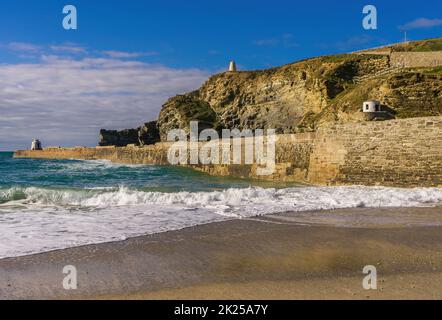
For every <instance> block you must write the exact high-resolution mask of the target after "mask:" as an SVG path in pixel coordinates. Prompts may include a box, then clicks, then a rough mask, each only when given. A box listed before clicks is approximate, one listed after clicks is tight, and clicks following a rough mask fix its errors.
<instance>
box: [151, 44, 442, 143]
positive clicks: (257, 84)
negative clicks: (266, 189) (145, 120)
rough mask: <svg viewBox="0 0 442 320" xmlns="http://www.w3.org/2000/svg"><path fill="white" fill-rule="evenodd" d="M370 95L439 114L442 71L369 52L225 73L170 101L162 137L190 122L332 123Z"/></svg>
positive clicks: (300, 126)
mask: <svg viewBox="0 0 442 320" xmlns="http://www.w3.org/2000/svg"><path fill="white" fill-rule="evenodd" d="M441 54H442V52H441ZM364 76H365V77H364ZM360 78H363V79H364V80H363V81H359V80H358V79H360ZM371 99H376V100H379V101H381V103H382V105H383V109H384V110H386V111H390V112H391V113H392V114H395V115H396V117H398V118H408V117H422V116H437V115H442V72H441V71H440V68H437V67H431V68H401V69H398V68H395V66H392V65H391V61H390V56H389V55H384V54H368V53H366V54H348V55H338V56H330V57H320V58H315V59H310V60H305V61H301V62H298V63H294V64H289V65H285V66H282V67H278V68H273V69H269V70H263V71H250V72H249V71H247V72H226V73H222V74H218V75H215V76H212V77H211V78H210V79H209V80H208V81H207V82H206V83H205V84H204V85H203V86H202V87H201V88H200V89H199V90H197V91H194V92H192V93H189V94H185V95H180V96H177V97H174V98H171V99H169V100H168V101H167V102H166V104H164V106H163V109H162V110H161V112H160V116H159V119H158V127H159V130H160V135H161V140H163V141H164V140H165V139H166V136H167V132H168V131H169V130H171V129H176V128H180V129H185V130H188V127H189V122H190V121H191V120H198V121H200V123H202V125H203V127H213V128H215V129H221V128H228V129H234V128H238V129H241V130H242V129H257V128H260V129H267V128H273V129H276V130H277V132H278V133H297V132H304V131H315V130H316V129H318V128H319V127H321V126H323V125H325V124H327V123H330V122H341V123H344V122H349V121H358V120H363V119H364V117H363V113H362V112H361V111H362V110H361V107H362V103H363V102H364V101H366V100H371ZM200 129H201V128H200Z"/></svg>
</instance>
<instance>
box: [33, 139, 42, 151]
mask: <svg viewBox="0 0 442 320" xmlns="http://www.w3.org/2000/svg"><path fill="white" fill-rule="evenodd" d="M31 150H42V147H41V142H40V140H38V139H34V140H32V144H31Z"/></svg>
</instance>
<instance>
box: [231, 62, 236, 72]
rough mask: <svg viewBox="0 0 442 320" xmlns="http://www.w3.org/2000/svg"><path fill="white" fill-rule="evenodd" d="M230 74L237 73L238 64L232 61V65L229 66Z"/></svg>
mask: <svg viewBox="0 0 442 320" xmlns="http://www.w3.org/2000/svg"><path fill="white" fill-rule="evenodd" d="M229 72H236V63H235V61H233V60H232V61H230V64H229Z"/></svg>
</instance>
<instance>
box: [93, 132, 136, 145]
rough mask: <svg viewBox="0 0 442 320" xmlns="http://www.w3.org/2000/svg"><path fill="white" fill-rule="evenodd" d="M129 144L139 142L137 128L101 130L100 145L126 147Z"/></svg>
mask: <svg viewBox="0 0 442 320" xmlns="http://www.w3.org/2000/svg"><path fill="white" fill-rule="evenodd" d="M128 144H138V130H137V129H125V130H121V131H117V130H106V129H101V130H100V142H99V143H98V145H99V146H101V147H105V146H116V147H125V146H127V145H128Z"/></svg>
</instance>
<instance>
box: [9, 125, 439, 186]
mask: <svg viewBox="0 0 442 320" xmlns="http://www.w3.org/2000/svg"><path fill="white" fill-rule="evenodd" d="M242 143H243V145H244V144H246V143H250V141H248V140H247V139H246V140H244V139H243V140H242ZM171 145H172V143H157V144H156V145H149V146H144V147H136V146H129V147H97V148H84V147H76V148H46V149H44V150H40V151H29V150H26V151H16V152H15V154H14V156H15V157H16V158H41V159H84V160H95V159H107V160H110V161H113V162H116V163H124V164H156V165H169V163H168V160H167V153H168V150H169V149H170V146H171ZM202 145H203V144H200V148H201V146H202ZM243 160H244V157H243ZM275 160H276V165H275V170H274V172H273V174H271V175H267V176H259V175H258V174H257V169H258V166H257V165H255V164H254V165H247V164H236V165H222V164H219V165H218V164H216V165H191V167H192V168H194V169H195V170H198V171H202V172H205V173H208V174H210V175H217V176H233V177H240V178H252V179H263V180H270V181H285V182H304V183H309V184H315V185H383V186H396V187H442V117H440V116H439V117H425V118H411V119H403V120H391V121H381V122H355V123H347V124H334V125H329V126H327V127H324V128H321V129H320V130H318V131H316V132H313V133H301V134H288V135H278V136H277V143H276V159H275Z"/></svg>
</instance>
